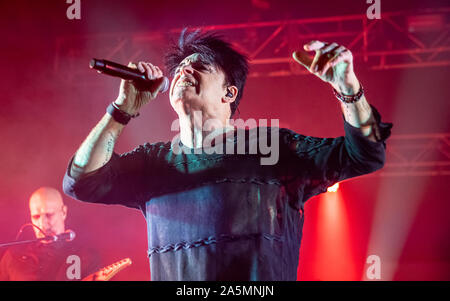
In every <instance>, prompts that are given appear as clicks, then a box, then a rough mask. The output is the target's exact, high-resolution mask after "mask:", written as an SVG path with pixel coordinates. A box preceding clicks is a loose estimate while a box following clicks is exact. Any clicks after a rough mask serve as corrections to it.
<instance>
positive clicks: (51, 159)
mask: <svg viewBox="0 0 450 301" xmlns="http://www.w3.org/2000/svg"><path fill="white" fill-rule="evenodd" d="M446 5H447V6H448V3H447V4H446V1H387V0H381V13H382V15H381V20H383V13H386V12H395V11H411V12H410V15H411V16H413V15H416V13H415V12H416V11H417V10H419V9H434V8H445V7H446ZM68 6H69V4H66V1H65V0H53V1H23V0H18V1H1V2H0V14H1V18H0V28H1V31H2V32H1V40H0V41H1V42H0V66H1V67H0V68H1V69H0V70H1V75H0V93H1V94H0V143H1V147H0V152H1V153H0V242H5V241H10V240H13V239H14V237H15V235H16V233H17V231H18V229H19V228H20V226H21V225H22V224H24V223H25V222H28V220H29V213H28V198H29V196H30V195H31V193H32V192H33V191H34V190H36V189H37V188H38V187H40V186H53V187H57V188H58V189H59V190H60V191H61V183H62V178H63V175H64V172H65V168H66V166H67V163H68V161H69V159H70V157H71V156H72V155H73V153H74V152H75V150H76V149H77V147H78V146H79V145H80V143H81V142H82V140H83V139H84V138H85V137H86V135H87V134H88V132H89V131H90V129H91V128H92V127H93V126H94V125H95V124H96V123H97V121H98V120H99V119H100V118H101V116H102V115H103V114H104V112H105V108H106V106H107V104H108V103H109V102H111V101H112V100H114V99H115V97H116V95H117V93H118V85H119V80H118V79H115V78H110V77H106V76H102V75H98V74H97V73H95V72H93V71H90V70H88V63H89V60H90V58H92V57H99V58H102V57H104V58H106V57H105V56H106V54H107V53H109V54H111V57H110V59H112V60H117V61H120V62H121V63H124V64H126V63H127V61H123V59H122V57H127V54H128V53H127V52H126V51H125V53H120V51H117V52H113V51H112V48H114V47H116V46H117V45H120V43H122V42H123V40H120V39H119V38H118V37H124V36H125V37H126V36H127V35H130V36H131V35H133V34H136V33H139V34H142V37H146V35H147V36H151V35H152V34H154V33H164V32H167V35H168V36H174V37H175V36H176V33H177V32H176V30H178V29H180V28H182V27H184V26H191V27H196V26H211V25H225V24H228V25H232V24H249V23H251V22H253V23H254V22H267V21H283V20H298V19H306V18H324V17H332V16H344V15H364V14H365V13H366V10H367V7H368V6H369V4H366V1H365V0H353V1H347V0H346V1H323V0H316V1H272V0H258V1H250V0H241V1H235V0H228V1H212V0H210V1H135V0H129V1H100V0H82V1H81V19H80V20H69V19H68V18H67V17H66V10H67V7H68ZM444 16H446V23H445V24H447V25H445V24H444V26H443V28H442V29H440V30H438V32H432V33H428V32H425V33H424V34H423V38H424V40H426V39H427V37H430V36H431V35H437V34H442V33H444V32H445V31H447V32H448V30H449V26H448V13H446V14H444ZM403 25H404V24H403ZM170 30H175V31H174V32H171V33H170V34H169V31H170ZM435 31H436V30H435ZM223 33H224V35H225V36H227V37H228V40H230V41H232V42H236V43H237V42H239V37H238V36H237V35H236V36H235V35H234V34H233V32H232V31H230V33H229V34H227V32H223ZM241 34H242V33H241ZM250 34H255V32H251V33H250ZM256 34H258V32H257V31H256ZM384 34H385V37H386V39H389V38H390V36H389V35H390V34H392V36H395V35H396V34H399V32H396V31H395V30H390V29H389V28H387V27H386V28H385V33H384ZM97 37H98V38H97ZM115 37H117V41H114V38H115ZM265 39H266V37H264V38H260V40H262V41H264V40H265ZM448 39H449V37H448V35H447V36H446V37H444V38H443V42H442V41H441V45H442V44H444V46H445V45H448V44H449V42H448ZM324 40H327V41H328V39H326V38H324ZM61 41H62V42H61ZM134 41H135V40H134ZM305 42H307V41H306V40H305V39H299V40H298V44H297V45H301V43H305ZM102 43H104V44H102ZM140 43H141V44H144V43H146V42H145V40H144V41H143V42H142V41H141V42H140ZM374 43H375V42H374ZM445 43H446V44H445ZM67 45H69V46H67ZM162 46H164V45H160V44H155V45H154V47H153V45H152V44H151V40H149V42H148V45H147V49H150V50H148V52H147V51H145V52H141V53H139V52H137V54H136V53H134V54H133V55H134V57H133V58H132V59H134V60H135V61H138V60H148V61H151V62H156V63H160V62H161V57H162V54H163V47H162ZM394 46H395V45H394ZM102 47H103V48H102ZM104 48H107V49H109V52H108V51H105V50H104ZM447 48H448V47H447ZM96 49H98V51H97V50H96ZM352 50H353V49H352ZM355 51H357V46H355ZM447 51H448V50H447ZM130 56H131V53H130ZM406 56H407V57H408V55H406ZM411 57H412V56H409V57H408V59H411ZM130 59H131V58H130ZM121 60H122V61H121ZM405 60H406V59H405ZM416 61H417V60H416ZM443 61H444V63H442V64H436V65H435V66H431V65H429V66H416V67H414V66H412V67H405V68H392V69H381V70H376V69H374V68H371V66H372V65H370V62H364V60H362V59H358V60H357V61H356V63H355V68H356V74H357V76H358V77H359V79H360V81H361V82H362V83H363V84H364V86H365V88H366V90H367V93H366V95H367V98H368V100H369V101H370V102H371V103H372V104H373V105H375V106H376V107H377V108H378V110H379V111H380V112H381V114H382V116H383V119H384V120H386V121H391V122H393V123H394V128H393V138H395V137H400V138H401V137H406V138H405V139H407V141H411V140H410V139H414V137H418V136H417V135H418V134H424V136H423V137H424V141H421V142H420V143H419V144H421V145H425V144H426V143H427V141H429V140H427V139H429V138H430V137H435V136H433V135H431V134H446V133H447V134H446V135H447V136H445V135H443V136H439V135H438V136H436V137H444V138H443V139H444V140H443V141H444V142H445V141H447V142H446V143H447V146H445V143H444V144H442V145H441V144H440V146H439V147H440V148H439V149H444V152H445V150H446V151H447V158H446V159H445V158H444V159H441V158H439V160H438V159H437V157H438V156H440V155H442V154H439V155H438V154H433V153H431V154H429V156H431V157H433V158H434V159H433V160H434V161H439V162H441V163H439V164H435V165H426V166H425V167H426V170H425V171H421V172H419V173H414V172H411V170H414V167H410V166H409V165H407V166H406V167H405V168H404V169H402V170H401V172H398V173H392V174H388V173H385V174H383V173H382V171H380V172H377V173H376V174H374V175H370V176H364V177H360V178H357V179H353V180H350V181H346V182H344V183H341V185H340V189H339V191H338V192H337V193H336V194H335V195H332V194H331V193H327V194H324V195H322V196H319V197H315V198H313V199H311V200H309V201H308V202H307V204H306V212H305V216H306V222H305V226H304V231H303V233H304V237H303V241H302V248H301V251H300V258H301V259H300V264H299V272H298V279H299V280H361V279H365V271H366V268H367V264H366V258H367V256H368V255H371V254H375V255H377V256H379V257H380V259H381V266H382V271H381V273H382V279H384V280H450V244H449V234H450V227H449V225H450V221H449V220H450V219H449V213H448V212H449V209H450V203H449V199H450V198H449V195H450V185H449V173H446V172H445V170H444V171H442V170H443V169H445V168H446V166H448V165H449V164H448V161H449V157H450V152H448V144H449V143H450V142H449V141H450V138H449V137H450V136H449V134H448V133H450V124H449V116H450V114H449V113H450V102H449V95H450V92H449V78H450V71H449V68H448V63H445V59H443ZM74 62H76V63H75V64H74ZM447 62H448V60H447ZM252 68H253V67H252ZM270 68H273V69H271V70H270V71H274V72H275V71H276V70H277V69H276V68H277V66H272V67H270ZM252 70H253V71H254V70H256V67H255V68H254V69H252ZM252 70H251V72H252ZM72 73H76V74H77V76H71V74H72ZM240 111H241V115H240V117H241V118H243V119H247V118H268V119H269V118H279V119H280V123H281V126H283V127H289V128H291V129H293V130H294V131H296V132H299V133H302V134H306V135H313V136H321V137H335V136H339V135H342V134H343V127H342V117H341V114H340V109H339V105H338V103H337V100H336V99H334V97H333V95H332V93H331V89H330V87H329V86H328V85H327V84H325V83H323V82H322V81H321V80H319V79H318V78H315V77H314V76H312V75H303V74H296V73H293V74H290V75H285V76H270V75H269V73H268V75H267V76H253V77H250V78H249V79H248V82H247V86H246V90H245V95H244V98H243V100H242V103H241V106H240ZM175 118H176V115H175V113H174V112H173V111H172V109H171V107H170V104H169V99H168V95H167V94H164V95H160V96H159V97H158V98H157V100H156V101H154V102H153V103H151V104H150V105H148V106H147V107H146V108H144V110H143V111H142V112H141V116H140V117H139V118H138V119H136V120H133V121H132V122H131V123H130V124H129V125H128V126H127V128H126V129H125V131H124V133H123V135H122V137H121V139H120V142H119V145H118V148H117V151H119V152H124V151H128V150H130V149H132V148H134V147H135V146H137V145H139V144H143V143H145V142H147V141H149V142H156V141H161V140H164V141H167V140H169V139H171V138H172V137H173V136H174V135H175V133H173V132H171V131H170V124H171V122H172V121H173V120H174V119H175ZM405 135H407V136H405ZM445 137H446V138H445ZM408 139H409V140H408ZM445 139H447V140H445ZM402 141H403V140H401V139H397V140H395V141H394V142H392V144H393V145H394V144H395V143H400V144H401V143H403V142H402ZM416 142H417V141H416ZM441 142H442V141H441ZM414 143H415V142H414ZM389 148H390V144H389V143H388V149H389ZM431 151H432V150H431ZM409 152H412V153H414V152H418V150H412V151H411V150H409ZM400 153H401V151H400ZM400 155H401V154H400ZM403 155H405V156H406V155H407V154H406V153H405V154H403ZM395 158H398V153H397V154H394V153H390V152H389V151H388V158H387V168H389V166H388V165H389V164H391V165H390V167H392V166H394V165H395V164H394V163H395V162H398V160H395ZM433 160H432V161H433ZM394 161H395V162H394ZM442 162H443V163H442ZM393 164H394V165H393ZM408 166H409V167H408ZM447 168H448V167H447ZM64 200H65V202H66V204H67V205H68V207H69V213H68V220H67V226H68V228H70V229H73V230H75V231H76V233H77V239H79V240H80V241H82V242H84V243H85V244H86V245H89V246H90V247H92V248H95V249H97V250H98V252H99V253H100V254H101V256H102V261H103V262H104V265H107V264H110V263H112V262H115V261H118V260H120V259H122V258H125V257H130V258H131V259H132V260H133V265H132V266H130V267H129V268H127V269H125V270H123V271H122V272H120V273H119V274H118V275H117V276H116V277H115V278H114V280H148V279H150V275H149V264H148V261H147V257H146V248H147V240H146V224H145V220H144V218H143V216H142V213H140V212H139V211H135V210H131V209H127V208H124V207H120V206H103V205H93V204H85V203H81V202H78V201H75V200H72V199H70V198H68V197H66V196H64ZM330 203H331V204H332V205H331V207H330ZM333 206H335V207H333ZM330 212H331V213H330ZM331 220H333V221H335V222H336V221H337V224H338V225H341V226H342V228H339V229H340V230H339V231H340V232H337V233H330V231H331V232H333V231H338V230H336V227H332V226H331V228H330V227H329V226H330V225H332V221H331ZM330 221H331V222H330ZM330 229H332V230H330ZM330 246H331V247H330ZM2 252H3V250H0V256H1V253H2Z"/></svg>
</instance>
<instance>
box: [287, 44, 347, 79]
mask: <svg viewBox="0 0 450 301" xmlns="http://www.w3.org/2000/svg"><path fill="white" fill-rule="evenodd" d="M303 48H304V51H303V50H298V51H295V52H294V53H293V54H292V56H293V58H294V59H295V60H296V61H297V62H298V63H300V64H302V65H303V66H304V67H305V68H307V69H309V71H310V72H311V73H313V74H315V75H318V76H324V75H325V74H326V73H327V71H328V70H329V69H330V68H332V67H334V66H336V65H337V64H339V63H340V62H348V63H350V64H351V62H352V59H353V58H352V54H351V52H350V50H348V49H347V48H345V47H344V46H340V45H338V44H337V43H331V44H330V43H327V42H322V41H317V40H314V41H310V42H309V43H307V44H305V45H303ZM306 51H315V55H314V58H311V57H310V55H308V53H307V52H306Z"/></svg>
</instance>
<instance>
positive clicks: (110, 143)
mask: <svg viewBox="0 0 450 301" xmlns="http://www.w3.org/2000/svg"><path fill="white" fill-rule="evenodd" d="M116 139H117V137H115V136H114V135H113V134H112V133H108V138H107V140H106V148H105V151H106V152H105V160H104V161H103V165H105V164H106V163H108V161H109V159H111V155H112V153H113V151H114V144H115V142H116Z"/></svg>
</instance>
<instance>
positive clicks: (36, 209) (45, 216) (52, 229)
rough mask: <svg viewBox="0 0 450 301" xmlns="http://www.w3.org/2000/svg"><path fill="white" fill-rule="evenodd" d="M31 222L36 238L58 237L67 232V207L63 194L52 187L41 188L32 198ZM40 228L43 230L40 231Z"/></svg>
mask: <svg viewBox="0 0 450 301" xmlns="http://www.w3.org/2000/svg"><path fill="white" fill-rule="evenodd" d="M29 205H30V217H31V222H32V223H33V224H34V225H35V226H37V227H33V229H34V233H35V235H36V238H43V237H44V236H46V235H58V234H61V233H63V232H64V231H65V224H64V223H65V220H66V217H67V206H66V205H64V203H63V199H62V196H61V194H60V193H59V191H58V190H56V189H54V188H51V187H41V188H39V189H38V190H36V191H35V192H34V193H33V194H32V195H31V197H30V203H29ZM39 228H40V229H41V230H42V231H41V230H39Z"/></svg>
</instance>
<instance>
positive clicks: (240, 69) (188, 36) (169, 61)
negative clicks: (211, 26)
mask: <svg viewBox="0 0 450 301" xmlns="http://www.w3.org/2000/svg"><path fill="white" fill-rule="evenodd" d="M194 53H199V54H200V55H201V57H202V59H203V60H206V63H209V64H211V65H213V66H215V67H218V68H219V69H220V70H222V71H223V72H224V74H225V81H226V82H225V84H226V85H233V86H236V87H237V88H238V95H237V96H236V100H235V101H234V102H232V103H231V104H230V109H231V116H230V117H233V115H234V113H235V112H236V109H237V107H238V105H239V102H240V100H241V98H242V95H243V93H244V85H245V81H246V79H247V74H248V59H247V57H246V56H245V55H243V54H241V53H239V52H238V51H236V50H235V49H233V47H232V46H231V44H230V43H228V42H226V41H224V40H223V38H222V37H221V36H219V35H218V34H216V33H215V32H206V33H202V32H201V31H200V30H196V31H193V32H190V33H188V29H187V28H185V29H183V31H182V32H181V35H180V38H179V40H178V44H176V45H175V44H174V45H173V46H172V47H171V48H170V49H169V52H168V53H167V55H166V57H165V61H166V68H167V70H168V71H169V72H170V74H171V75H172V76H173V75H174V72H175V70H176V68H177V67H178V65H179V64H180V63H181V61H183V59H185V58H186V57H188V56H190V55H191V54H194Z"/></svg>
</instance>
